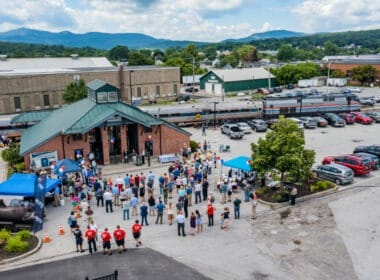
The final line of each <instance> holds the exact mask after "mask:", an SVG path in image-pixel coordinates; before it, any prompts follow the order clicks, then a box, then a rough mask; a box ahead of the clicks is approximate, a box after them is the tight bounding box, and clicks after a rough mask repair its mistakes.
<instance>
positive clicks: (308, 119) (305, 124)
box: [300, 117, 317, 128]
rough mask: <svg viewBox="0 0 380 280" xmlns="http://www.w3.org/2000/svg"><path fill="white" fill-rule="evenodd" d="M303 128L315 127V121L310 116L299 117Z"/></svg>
mask: <svg viewBox="0 0 380 280" xmlns="http://www.w3.org/2000/svg"><path fill="white" fill-rule="evenodd" d="M300 120H301V121H302V124H303V127H304V128H316V127H317V121H316V120H315V119H314V118H312V117H300Z"/></svg>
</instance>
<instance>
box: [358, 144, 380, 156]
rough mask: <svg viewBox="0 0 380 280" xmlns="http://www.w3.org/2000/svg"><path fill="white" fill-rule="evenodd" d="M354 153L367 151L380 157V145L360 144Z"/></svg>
mask: <svg viewBox="0 0 380 280" xmlns="http://www.w3.org/2000/svg"><path fill="white" fill-rule="evenodd" d="M354 153H367V154H372V155H375V156H378V157H380V145H369V146H358V147H356V148H355V150H354Z"/></svg>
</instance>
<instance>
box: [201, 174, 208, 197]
mask: <svg viewBox="0 0 380 280" xmlns="http://www.w3.org/2000/svg"><path fill="white" fill-rule="evenodd" d="M208 186H209V184H208V181H207V180H206V179H203V183H202V194H203V201H206V200H207V194H208Z"/></svg>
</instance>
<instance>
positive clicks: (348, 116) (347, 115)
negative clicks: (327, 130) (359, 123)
mask: <svg viewBox="0 0 380 280" xmlns="http://www.w3.org/2000/svg"><path fill="white" fill-rule="evenodd" d="M339 117H341V118H342V119H344V120H345V121H346V124H354V123H355V116H354V115H353V114H350V113H340V114H339Z"/></svg>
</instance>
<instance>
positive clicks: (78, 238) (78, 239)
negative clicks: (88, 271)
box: [73, 225, 84, 253]
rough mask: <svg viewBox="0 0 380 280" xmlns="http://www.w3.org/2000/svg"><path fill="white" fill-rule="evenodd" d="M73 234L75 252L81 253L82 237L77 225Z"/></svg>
mask: <svg viewBox="0 0 380 280" xmlns="http://www.w3.org/2000/svg"><path fill="white" fill-rule="evenodd" d="M73 234H74V236H75V244H76V247H77V252H81V253H83V252H84V250H83V235H82V231H81V230H80V229H79V225H77V226H76V228H75V229H74V231H73Z"/></svg>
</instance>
